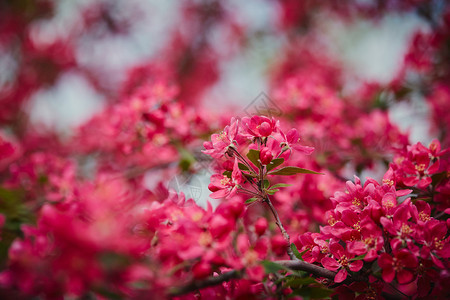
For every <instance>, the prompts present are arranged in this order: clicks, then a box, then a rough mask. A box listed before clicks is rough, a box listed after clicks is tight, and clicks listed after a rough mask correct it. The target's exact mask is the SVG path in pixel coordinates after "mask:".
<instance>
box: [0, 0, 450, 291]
mask: <svg viewBox="0 0 450 300" xmlns="http://www.w3.org/2000/svg"><path fill="white" fill-rule="evenodd" d="M65 2H67V1H59V2H58V1H54V0H39V1H3V2H1V3H0V56H1V59H0V67H3V68H5V67H4V66H6V68H5V69H4V71H5V72H4V74H3V73H2V76H0V107H1V108H2V109H1V110H0V295H1V296H0V298H5V299H10V298H16V299H24V298H30V297H33V298H44V299H62V298H70V299H71V298H87V299H95V298H99V299H104V298H108V299H109V298H117V299H121V298H125V299H130V298H131V299H143V298H145V299H146V298H149V297H153V298H160V299H163V298H176V299H178V298H180V299H194V298H202V299H212V298H214V299H252V298H273V299H279V298H283V297H286V298H287V297H289V298H294V299H301V298H306V299H309V298H327V297H333V298H338V299H355V298H356V299H376V298H402V297H406V296H410V297H411V298H414V299H415V298H417V299H427V298H431V297H434V298H436V299H441V298H442V299H445V298H449V297H450V292H449V289H448V287H447V286H446V281H448V280H449V277H450V262H449V258H450V253H449V252H450V246H449V244H450V241H449V228H450V219H449V215H450V209H449V207H450V180H449V166H450V164H449V160H448V155H449V154H448V150H444V148H448V146H449V145H450V142H449V134H448V133H449V132H450V126H449V124H450V119H449V114H448V111H449V110H450V108H449V105H450V88H449V87H450V83H449V78H450V76H449V74H450V59H449V58H450V55H448V44H449V40H450V30H449V29H450V9H449V6H448V4H446V3H444V2H445V1H437V2H436V1H428V0H423V1H416V0H414V1H413V0H408V1H397V0H386V1H325V2H321V1H296V0H293V1H291V0H288V1H286V0H280V1H269V2H270V3H271V5H272V4H273V5H274V6H273V7H274V8H276V9H274V10H273V14H271V15H272V17H273V19H271V20H268V21H270V22H266V23H267V24H270V26H269V27H270V28H263V27H261V28H260V27H254V25H255V24H253V25H251V24H250V23H255V22H250V23H247V22H246V20H245V19H246V18H245V16H244V17H243V15H241V13H242V12H243V11H241V10H240V9H236V8H238V7H239V6H237V4H235V3H234V2H235V1H234V2H233V1H231V2H226V1H218V0H212V1H181V4H177V10H178V13H179V14H178V17H179V18H180V19H179V20H178V21H177V22H176V24H175V25H174V28H172V29H170V30H168V31H167V32H168V35H167V39H166V40H165V42H164V41H163V43H162V46H161V49H160V50H159V51H157V53H153V54H149V55H148V56H147V55H146V57H147V58H149V60H148V61H141V62H134V63H137V64H133V65H128V66H127V67H124V68H123V69H121V70H120V71H117V69H116V68H113V69H114V70H115V71H114V72H111V70H110V69H109V68H108V67H106V66H104V61H102V60H98V59H96V57H97V56H95V55H94V56H90V55H87V54H91V52H92V53H93V54H97V55H98V53H101V56H102V58H103V57H108V58H109V55H108V54H109V53H108V52H105V53H103V51H102V49H105V48H104V47H103V48H102V47H99V48H97V46H99V45H100V46H101V45H104V44H107V45H109V43H110V42H111V41H112V40H113V41H117V40H122V38H124V37H126V36H134V35H135V34H136V29H137V28H138V27H142V23H141V22H134V21H135V19H138V18H137V17H139V19H140V20H143V18H141V17H142V15H141V13H143V11H142V10H141V8H142V7H141V6H140V5H141V2H139V1H123V2H119V1H112V2H114V3H112V2H111V1H104V0H92V1H84V2H85V3H84V2H83V3H82V4H80V5H81V6H79V8H80V10H79V13H78V14H77V13H73V14H72V17H73V18H69V19H71V20H72V21H71V22H66V23H64V22H63V23H59V22H57V23H54V22H53V21H55V20H57V19H58V20H57V21H61V20H59V17H60V16H61V15H60V14H59V12H61V11H65V10H64V9H62V7H63V5H65V4H60V3H65ZM75 2H77V3H78V2H80V1H75ZM110 2H111V3H110ZM266 2H267V1H266ZM269 2H267V3H269ZM369 2H370V3H369ZM142 3H144V2H142ZM267 3H266V4H267ZM61 5H62V6H61ZM76 5H78V4H76ZM76 5H75V6H76ZM413 11H415V12H417V15H418V16H419V17H420V18H423V19H425V20H426V21H427V22H428V24H429V25H430V26H429V29H428V30H426V31H418V32H417V33H416V34H415V35H414V36H413V37H412V38H411V40H410V48H409V50H408V51H407V53H406V55H405V57H404V64H403V66H402V68H401V69H400V70H398V74H397V75H396V76H395V78H394V79H393V80H391V81H390V82H388V83H380V82H364V83H360V84H356V85H355V84H354V82H352V84H348V83H349V82H348V78H353V77H357V76H355V74H351V72H349V71H348V70H345V67H344V66H343V65H342V64H341V63H339V61H337V60H336V59H335V58H334V57H332V56H331V55H330V53H329V52H328V51H327V47H324V46H325V45H324V44H323V43H322V41H321V40H322V38H317V33H318V32H319V31H321V29H322V28H323V16H324V15H325V16H328V15H329V16H330V17H331V18H330V20H332V19H333V18H337V19H339V20H342V21H344V23H346V24H353V23H356V22H359V21H360V20H361V18H364V20H368V21H373V18H374V19H376V22H378V21H381V22H382V21H383V14H384V13H385V12H389V13H390V16H393V17H396V16H395V14H396V13H398V12H407V13H408V14H409V15H411V14H413ZM236 12H238V14H236ZM244 15H245V14H244ZM47 21H49V22H47ZM257 23H258V22H257ZM261 23H264V22H261ZM55 24H56V25H55ZM61 24H64V25H63V26H61ZM274 24H277V26H272V25H274ZM136 25H137V26H136ZM180 25H182V26H180ZM61 28H64V30H61ZM49 29H50V30H49ZM317 29H320V30H319V31H318V30H317ZM299 32H301V34H299ZM48 33H50V34H48ZM141 34H142V33H141ZM144 35H145V36H146V37H149V36H151V38H153V36H152V35H151V34H147V33H145V34H144ZM273 35H275V36H276V38H277V39H278V38H279V37H282V38H281V40H284V41H285V43H284V42H283V43H282V44H283V45H280V46H279V48H278V51H279V52H280V53H281V54H282V55H277V60H274V65H272V68H271V70H270V73H269V74H270V79H269V81H270V86H271V89H270V90H269V91H268V93H267V94H268V95H270V98H271V99H269V100H270V101H269V102H272V103H269V105H268V106H267V107H266V108H267V112H265V111H261V107H260V106H259V104H260V103H256V104H255V106H257V107H256V108H257V110H258V114H260V113H261V114H267V115H277V117H279V120H278V119H274V118H272V117H270V118H269V117H265V116H253V117H246V118H242V119H240V120H237V119H232V121H231V123H230V124H228V126H226V127H225V125H226V124H227V123H228V122H229V120H230V117H231V116H232V115H235V114H236V111H233V112H231V111H229V110H225V111H221V114H220V116H217V115H215V113H214V112H213V111H211V110H206V109H205V108H204V107H203V106H202V105H201V104H202V103H201V101H202V99H203V98H202V97H203V93H204V92H205V91H208V89H209V88H211V87H212V86H213V85H214V83H216V81H217V80H218V79H220V76H221V75H223V74H221V72H223V70H224V69H229V68H225V67H224V66H228V63H229V62H230V60H233V59H234V58H235V55H236V54H238V55H239V54H244V55H245V56H246V52H245V53H244V52H243V51H248V50H250V51H253V48H252V46H254V43H255V42H256V43H259V41H261V40H265V39H266V37H268V38H269V39H270V38H271V36H272V37H273ZM283 37H284V38H283ZM94 41H95V42H94ZM104 42H105V43H104ZM124 44H126V43H124ZM257 45H258V46H259V44H257ZM113 48H114V47H109V49H108V50H110V49H112V51H113V52H111V55H114V57H115V54H116V53H115V50H114V49H113ZM99 49H100V50H99ZM88 52H89V53H88ZM152 57H153V58H152ZM161 58H163V59H161ZM106 61H108V60H106ZM112 61H114V62H115V60H114V59H113V60H112ZM113 65H115V66H116V67H117V64H114V63H113ZM119 65H120V64H119ZM110 67H111V66H110ZM2 70H3V69H2ZM67 74H72V75H73V74H76V76H79V77H80V78H83V79H85V81H86V83H88V85H89V86H90V87H91V88H92V89H93V90H94V91H95V93H98V94H99V95H102V96H103V98H105V99H107V101H105V104H106V107H105V109H104V110H103V111H102V112H100V113H98V114H97V115H95V116H93V117H92V118H91V119H90V120H89V121H87V122H86V123H84V124H82V125H81V126H80V127H79V128H76V129H74V132H73V135H72V136H64V137H63V138H62V137H61V136H58V135H57V134H56V133H54V132H51V130H48V131H45V130H43V128H41V127H42V126H39V124H38V125H37V124H36V123H33V122H31V120H32V119H33V118H32V117H31V118H30V115H32V114H33V112H32V111H30V109H29V108H30V107H33V106H32V105H31V106H30V105H29V102H32V101H31V100H32V99H34V98H35V97H34V96H37V95H39V94H40V93H39V94H38V92H40V91H44V92H45V91H50V92H51V91H53V88H55V86H58V85H59V84H61V82H62V81H63V79H64V77H65V75H67ZM119 75H120V76H119ZM122 75H124V76H122ZM225 75H226V74H225ZM119 77H121V79H120V78H119ZM123 77H124V78H123ZM225 77H226V76H225ZM119 79H120V80H119ZM122 79H123V80H122ZM358 79H361V78H358ZM121 80H122V81H121ZM357 81H358V80H356V82H357ZM358 85H359V86H358ZM44 94H45V93H44ZM207 95H208V94H207ZM208 96H209V97H208V101H209V100H210V99H211V98H213V97H210V96H211V95H210V94H209V95H208ZM412 96H414V98H413V97H412ZM417 96H422V97H423V100H424V104H425V105H428V106H429V111H430V112H431V114H432V118H431V120H430V121H431V122H432V124H431V127H432V130H433V131H432V132H431V133H430V134H431V135H432V136H436V137H439V140H440V143H441V144H442V149H441V144H440V143H439V142H438V141H437V140H434V141H433V142H432V143H431V144H430V145H429V146H428V147H425V146H424V145H422V144H420V143H417V144H415V145H410V143H409V141H408V135H407V134H406V133H405V132H403V131H401V130H400V129H399V127H397V126H396V125H395V123H394V122H392V120H390V118H389V109H390V107H391V106H392V105H395V104H396V102H399V101H409V100H410V98H411V99H416V98H417ZM419 98H420V97H419ZM265 100H267V99H265ZM265 104H267V103H265ZM270 105H275V109H272V108H273V107H271V106H270ZM238 109H239V111H241V110H242V108H238ZM250 110H251V108H250ZM272 113H273V114H272ZM277 113H279V114H277ZM223 127H225V128H224V130H223V131H222V132H221V133H219V134H213V135H212V137H211V141H210V142H206V143H205V144H204V148H205V150H204V153H206V154H208V155H210V156H211V157H212V158H213V162H214V164H209V167H210V168H209V169H211V168H212V169H214V173H215V174H214V175H212V176H211V182H210V184H209V189H210V191H211V195H210V196H211V198H215V199H222V200H221V201H220V202H219V203H220V204H219V205H218V206H217V207H215V208H213V207H212V206H211V205H209V204H206V205H205V207H201V206H200V205H199V204H197V203H196V202H195V201H193V200H192V199H185V197H184V195H183V194H182V193H180V194H174V193H172V192H171V191H169V190H168V187H167V184H166V182H167V181H168V179H169V178H172V177H173V176H174V175H175V174H180V173H185V174H190V175H192V174H195V172H196V171H198V170H199V168H201V167H204V164H202V161H200V159H199V158H198V157H196V156H195V154H196V152H195V151H197V150H198V151H200V148H201V143H202V141H203V140H205V139H206V137H207V136H209V135H210V134H211V133H212V132H215V131H216V130H217V129H218V128H223ZM283 128H295V129H291V130H283ZM299 133H301V136H302V141H304V144H305V145H312V146H314V148H315V151H314V152H312V150H313V149H312V147H307V146H303V145H300V144H299V143H298V142H299V135H300V134H299ZM305 154H306V155H305ZM389 163H390V164H389ZM388 164H389V165H388ZM384 167H385V168H384ZM380 169H382V171H381V172H384V171H385V170H386V169H387V172H386V173H385V175H384V177H383V178H382V179H380V180H378V181H377V180H375V179H370V178H369V179H367V180H366V181H365V182H364V183H362V182H361V180H359V179H358V178H357V177H356V179H355V181H354V182H350V181H348V182H347V191H346V192H336V193H335V191H340V190H342V187H343V185H344V183H345V182H346V181H347V180H348V178H350V176H351V175H352V174H358V176H359V177H361V176H360V174H361V172H362V171H366V170H372V171H373V170H375V171H380ZM311 170H316V171H317V172H321V173H322V175H317V174H315V173H316V172H315V171H311ZM297 174H301V175H299V176H294V175H297ZM205 189H206V187H205ZM246 204H247V205H246ZM326 222H328V225H326V226H322V227H320V228H319V226H320V224H326ZM291 237H293V238H291ZM291 241H292V242H293V243H292V244H291V243H290V242H291ZM288 259H289V260H288ZM317 279H318V280H317ZM333 293H334V295H332V294H333Z"/></svg>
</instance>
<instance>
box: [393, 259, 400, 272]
mask: <svg viewBox="0 0 450 300" xmlns="http://www.w3.org/2000/svg"><path fill="white" fill-rule="evenodd" d="M392 266H393V267H394V271H395V272H398V271H401V270H402V269H403V264H402V263H401V262H400V261H399V260H398V259H397V258H396V257H394V258H393V259H392Z"/></svg>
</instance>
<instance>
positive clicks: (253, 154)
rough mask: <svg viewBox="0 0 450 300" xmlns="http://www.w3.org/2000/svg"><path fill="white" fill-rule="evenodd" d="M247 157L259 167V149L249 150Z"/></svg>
mask: <svg viewBox="0 0 450 300" xmlns="http://www.w3.org/2000/svg"><path fill="white" fill-rule="evenodd" d="M247 157H248V159H249V160H250V161H251V162H252V163H253V164H254V165H255V166H256V167H258V168H259V150H254V149H250V150H248V153H247Z"/></svg>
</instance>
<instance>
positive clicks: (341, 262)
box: [338, 255, 348, 267]
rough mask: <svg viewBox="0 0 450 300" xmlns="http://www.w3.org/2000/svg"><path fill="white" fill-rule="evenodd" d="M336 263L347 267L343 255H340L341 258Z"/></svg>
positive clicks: (345, 257) (345, 258)
mask: <svg viewBox="0 0 450 300" xmlns="http://www.w3.org/2000/svg"><path fill="white" fill-rule="evenodd" d="M338 263H339V264H340V265H341V266H343V267H346V266H348V258H347V256H345V255H342V257H341V258H340V259H339V260H338Z"/></svg>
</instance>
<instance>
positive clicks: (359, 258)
mask: <svg viewBox="0 0 450 300" xmlns="http://www.w3.org/2000/svg"><path fill="white" fill-rule="evenodd" d="M366 254H367V253H364V254H362V255H359V256H356V257H353V258H352V259H350V261H355V260H362V259H364V257H365V256H366Z"/></svg>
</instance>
